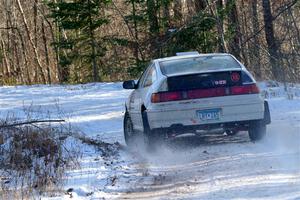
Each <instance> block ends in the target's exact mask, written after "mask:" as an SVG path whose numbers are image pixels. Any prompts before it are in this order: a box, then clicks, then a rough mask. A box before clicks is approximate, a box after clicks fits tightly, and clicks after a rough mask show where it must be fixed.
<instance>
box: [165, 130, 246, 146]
mask: <svg viewBox="0 0 300 200" xmlns="http://www.w3.org/2000/svg"><path fill="white" fill-rule="evenodd" d="M249 141H250V140H249V137H248V133H247V132H240V133H238V134H237V135H234V136H229V135H225V134H211V133H205V134H201V135H192V134H190V135H182V136H179V137H175V138H172V139H168V140H166V141H165V144H166V145H167V146H168V147H171V148H175V149H177V148H178V149H189V148H197V147H199V146H211V145H222V144H234V143H247V142H249Z"/></svg>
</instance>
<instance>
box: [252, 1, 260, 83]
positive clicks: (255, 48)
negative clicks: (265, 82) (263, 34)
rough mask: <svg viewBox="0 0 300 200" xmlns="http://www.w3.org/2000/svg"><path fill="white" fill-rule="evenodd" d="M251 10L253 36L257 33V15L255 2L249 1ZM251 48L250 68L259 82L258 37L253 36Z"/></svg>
mask: <svg viewBox="0 0 300 200" xmlns="http://www.w3.org/2000/svg"><path fill="white" fill-rule="evenodd" d="M251 8H252V18H251V21H252V30H253V34H255V33H257V32H258V31H259V21H258V14H257V0H252V1H251ZM251 47H252V49H251V50H252V52H251V54H252V56H251V57H252V59H251V64H252V65H253V66H252V67H253V68H254V73H255V75H256V77H257V78H258V79H259V80H261V78H262V73H261V66H260V65H261V63H260V49H259V39H258V35H256V36H254V38H253V44H251Z"/></svg>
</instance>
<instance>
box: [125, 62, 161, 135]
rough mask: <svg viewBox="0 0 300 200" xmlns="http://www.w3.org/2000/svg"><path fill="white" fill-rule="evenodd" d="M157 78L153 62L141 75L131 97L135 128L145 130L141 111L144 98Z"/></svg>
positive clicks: (132, 118)
mask: <svg viewBox="0 0 300 200" xmlns="http://www.w3.org/2000/svg"><path fill="white" fill-rule="evenodd" d="M155 79H156V70H155V66H154V64H153V63H151V64H150V65H149V67H148V68H147V69H146V71H145V72H144V73H143V75H142V76H141V78H140V80H139V82H138V88H137V89H136V90H135V91H134V92H133V94H132V96H131V97H130V108H131V113H130V114H131V120H132V123H133V127H134V129H135V130H138V131H143V121H142V113H141V108H142V105H143V104H144V101H143V99H144V97H145V95H146V94H147V91H148V90H149V88H150V87H151V85H152V83H153V81H154V80H155Z"/></svg>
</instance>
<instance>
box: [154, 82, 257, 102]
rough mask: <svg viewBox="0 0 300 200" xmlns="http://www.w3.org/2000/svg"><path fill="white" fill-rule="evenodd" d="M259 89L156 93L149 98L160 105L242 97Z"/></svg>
mask: <svg viewBox="0 0 300 200" xmlns="http://www.w3.org/2000/svg"><path fill="white" fill-rule="evenodd" d="M258 93H259V88H258V87H257V85H256V84H249V85H243V86H232V87H228V88H226V87H219V88H211V89H196V90H188V91H176V92H158V93H153V94H152V96H151V102H152V103H161V102H168V101H179V100H187V99H200V98H208V97H221V96H230V95H242V94H258Z"/></svg>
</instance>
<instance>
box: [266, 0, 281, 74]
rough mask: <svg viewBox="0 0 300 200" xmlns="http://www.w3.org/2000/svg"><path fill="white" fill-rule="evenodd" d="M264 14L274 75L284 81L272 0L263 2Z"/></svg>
mask: <svg viewBox="0 0 300 200" xmlns="http://www.w3.org/2000/svg"><path fill="white" fill-rule="evenodd" d="M262 5H263V14H264V23H265V26H264V29H265V36H266V41H267V46H268V52H269V59H270V63H271V67H272V74H273V76H274V78H275V79H276V80H283V79H282V78H283V77H282V75H284V74H282V69H281V68H280V65H279V51H278V50H279V47H278V43H277V42H276V39H275V34H274V27H273V16H272V12H271V5H270V0H262Z"/></svg>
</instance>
